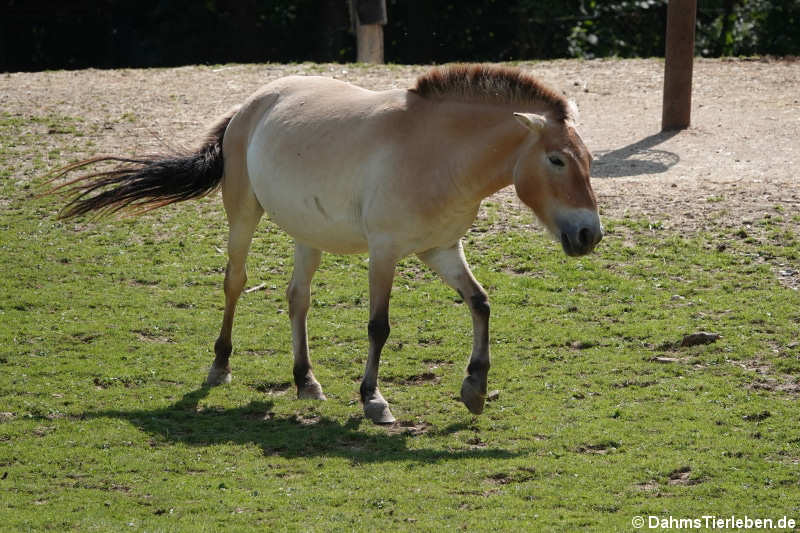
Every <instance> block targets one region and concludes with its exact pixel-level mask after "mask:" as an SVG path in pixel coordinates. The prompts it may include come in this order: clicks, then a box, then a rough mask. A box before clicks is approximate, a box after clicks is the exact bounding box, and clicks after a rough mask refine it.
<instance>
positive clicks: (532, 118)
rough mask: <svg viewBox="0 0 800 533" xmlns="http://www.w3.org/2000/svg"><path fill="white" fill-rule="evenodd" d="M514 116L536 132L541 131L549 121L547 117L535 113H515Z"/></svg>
mask: <svg viewBox="0 0 800 533" xmlns="http://www.w3.org/2000/svg"><path fill="white" fill-rule="evenodd" d="M514 118H516V119H517V121H518V122H519V123H520V124H522V125H523V126H525V127H526V128H528V129H529V130H531V131H532V132H534V133H539V132H541V131H542V130H543V129H544V126H545V124H546V123H547V119H546V118H544V117H543V116H542V115H537V114H535V113H514Z"/></svg>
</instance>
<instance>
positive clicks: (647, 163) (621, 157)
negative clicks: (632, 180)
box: [592, 131, 681, 178]
mask: <svg viewBox="0 0 800 533" xmlns="http://www.w3.org/2000/svg"><path fill="white" fill-rule="evenodd" d="M678 133H679V132H678V131H662V132H660V133H656V134H653V135H649V136H647V137H645V138H644V139H641V140H639V141H636V142H635V143H632V144H629V145H628V146H623V147H622V148H618V149H616V150H601V151H597V152H594V156H595V157H594V161H593V162H592V177H593V178H623V177H628V176H640V175H644V174H660V173H662V172H666V171H667V170H669V169H670V168H671V167H673V166H675V165H676V164H677V163H678V162H679V161H680V159H681V158H680V157H679V156H678V154H676V153H674V152H668V151H666V150H653V149H652V148H653V147H654V146H656V145H659V144H661V143H662V142H664V141H666V140H668V139H671V138H672V137H674V136H675V135H677V134H678Z"/></svg>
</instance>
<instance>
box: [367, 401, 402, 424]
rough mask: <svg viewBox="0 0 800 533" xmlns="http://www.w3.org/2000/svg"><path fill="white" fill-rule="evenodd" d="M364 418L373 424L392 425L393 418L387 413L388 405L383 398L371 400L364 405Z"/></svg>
mask: <svg viewBox="0 0 800 533" xmlns="http://www.w3.org/2000/svg"><path fill="white" fill-rule="evenodd" d="M364 416H366V417H367V418H369V419H370V420H371V421H372V423H373V424H381V425H383V424H393V423H394V420H395V419H394V416H392V412H391V411H389V404H388V403H386V401H385V400H384V399H383V398H380V399H375V398H373V399H371V400H369V401H367V402H366V403H365V404H364Z"/></svg>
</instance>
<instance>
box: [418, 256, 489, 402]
mask: <svg viewBox="0 0 800 533" xmlns="http://www.w3.org/2000/svg"><path fill="white" fill-rule="evenodd" d="M418 255H419V258H420V259H421V260H422V261H423V262H424V263H425V264H426V265H428V266H429V267H430V268H431V269H432V270H433V271H434V272H436V273H437V274H439V276H441V278H442V279H443V280H444V282H445V283H447V284H448V285H450V286H451V287H453V288H454V289H455V290H457V291H458V293H459V294H460V295H461V298H463V299H464V302H466V303H467V305H468V306H469V309H470V312H471V314H472V355H470V358H469V365H468V366H467V376H466V377H465V378H464V381H463V382H462V384H461V401H462V402H464V405H466V406H467V409H469V411H470V412H471V413H473V414H476V415H479V414H481V413H482V412H483V405H484V402H485V401H486V389H487V381H488V377H489V366H490V358H489V298H488V297H487V295H486V291H484V290H483V287H481V285H480V283H478V282H477V280H476V279H475V277H474V276H473V275H472V272H471V271H470V269H469V266H468V265H467V261H466V258H465V257H464V250H463V248H462V247H461V241H459V242H458V243H456V244H455V245H453V246H451V247H449V248H435V249H433V250H428V251H427V252H423V253H421V254H418Z"/></svg>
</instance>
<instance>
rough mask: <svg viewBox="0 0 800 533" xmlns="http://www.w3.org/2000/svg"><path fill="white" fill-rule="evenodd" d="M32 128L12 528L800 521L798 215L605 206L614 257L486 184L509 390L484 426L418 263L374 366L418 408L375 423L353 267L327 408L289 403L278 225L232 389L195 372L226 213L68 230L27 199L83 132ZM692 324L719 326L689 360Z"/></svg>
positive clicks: (11, 347) (352, 266) (180, 212)
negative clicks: (561, 243) (665, 215)
mask: <svg viewBox="0 0 800 533" xmlns="http://www.w3.org/2000/svg"><path fill="white" fill-rule="evenodd" d="M30 118H31V117H24V118H23V117H11V116H8V115H0V138H2V139H3V145H2V146H3V147H2V150H0V169H2V170H0V172H3V174H2V182H0V205H2V206H3V208H2V210H1V211H0V250H2V258H3V267H4V271H5V272H4V276H3V278H2V280H1V281H0V285H1V286H2V290H0V344H1V345H2V346H3V348H2V353H0V363H2V365H3V372H2V373H0V411H2V413H0V442H2V445H1V446H0V505H2V507H3V509H4V514H3V526H4V527H6V528H9V529H11V530H21V529H35V530H39V529H46V528H50V529H58V530H67V529H76V530H120V529H143V530H149V531H151V530H186V531H201V530H216V529H221V528H223V527H225V528H234V529H244V528H255V527H259V528H264V529H267V530H276V529H280V530H283V529H289V530H374V529H378V528H383V529H393V530H395V529H401V530H402V529H408V530H412V529H422V530H432V529H435V528H445V529H456V528H466V529H469V530H497V529H508V530H511V529H516V530H540V529H541V530H567V531H574V530H578V529H593V530H615V529H620V530H623V529H629V527H630V526H629V525H630V524H631V519H632V517H634V516H637V515H642V516H648V515H657V516H659V517H668V516H673V517H690V518H694V517H699V516H702V515H703V514H715V515H717V516H727V515H731V514H735V515H744V514H747V515H748V516H751V517H765V518H767V517H771V518H778V517H781V516H783V515H787V516H789V517H794V518H795V519H797V518H800V506H799V504H798V503H797V499H796V498H794V497H791V496H790V495H796V494H797V490H798V463H799V462H800V429H798V427H800V425H799V424H798V422H800V414H799V413H798V409H797V395H798V392H799V391H800V347H798V344H797V339H798V337H800V335H799V334H800V295H798V292H797V291H794V290H791V289H789V288H786V287H785V286H783V285H781V284H780V283H779V282H778V278H777V277H776V273H775V268H774V266H773V265H776V264H784V263H792V262H794V263H793V264H794V265H795V266H796V265H797V262H796V261H797V258H798V257H799V256H800V243H798V239H797V238H796V235H797V234H796V231H795V232H793V231H790V230H791V229H792V228H791V227H790V226H788V224H790V223H789V222H787V221H785V220H784V219H788V218H789V215H788V214H787V215H781V216H774V217H772V218H771V219H767V218H765V219H763V220H755V221H752V224H751V225H750V226H748V227H747V228H744V227H743V228H711V229H709V231H708V232H707V233H702V234H697V235H682V234H676V233H671V232H669V231H667V230H665V229H664V224H663V223H662V222H660V221H651V220H645V219H637V218H627V219H623V220H607V221H606V226H607V230H608V234H607V237H606V239H605V240H604V241H603V243H602V245H601V246H600V247H599V249H598V253H596V254H595V255H593V256H591V257H586V258H582V259H578V260H573V259H569V258H566V257H564V256H563V254H562V253H561V251H560V250H559V249H558V247H557V245H556V244H554V243H553V242H551V241H550V240H549V239H548V238H547V237H545V236H544V235H542V234H541V232H540V231H538V230H535V229H533V228H531V227H530V223H531V218H530V215H528V214H526V213H522V212H520V211H519V210H514V209H510V208H509V207H508V206H507V205H504V204H502V203H501V202H498V201H497V200H494V199H493V200H492V202H491V205H488V206H487V207H486V208H485V209H484V210H483V212H482V216H481V217H480V218H479V219H478V220H477V221H476V223H475V227H474V229H473V231H471V232H470V233H469V234H468V235H467V237H466V242H465V246H466V250H467V254H468V258H469V260H470V262H471V264H472V265H473V267H474V271H475V274H476V276H477V277H478V279H480V280H481V281H482V282H483V284H484V285H485V286H486V288H487V290H488V292H489V293H490V298H491V301H492V355H493V366H492V371H491V373H490V390H491V389H497V390H499V394H497V395H495V397H494V398H493V400H492V401H491V402H490V403H488V405H487V410H486V412H485V414H484V415H483V416H480V417H473V416H470V415H469V414H468V412H467V411H466V409H465V408H464V407H463V406H462V405H461V404H460V403H459V402H458V401H457V400H456V397H457V393H458V387H459V384H460V380H461V378H462V373H463V368H464V366H465V363H466V357H467V355H468V353H469V349H470V346H469V343H470V338H471V322H470V319H469V316H468V312H467V310H466V308H465V306H464V305H463V303H462V302H460V301H459V299H458V296H457V295H456V294H455V293H453V292H452V291H451V290H449V289H448V288H447V287H445V286H444V285H443V284H442V283H441V282H440V281H438V280H437V279H436V278H435V277H434V275H432V274H431V273H430V272H429V271H427V270H426V269H425V267H424V266H423V265H422V264H421V263H420V262H418V261H416V260H414V259H407V260H405V261H403V262H402V264H401V265H400V267H399V269H398V275H397V278H396V281H395V287H394V292H393V299H392V308H391V322H392V327H393V328H392V335H391V337H390V339H389V342H388V344H387V347H386V350H385V355H384V357H383V361H382V367H381V378H382V380H383V382H384V386H383V392H384V394H385V395H386V397H387V399H388V400H389V402H390V403H391V404H392V407H393V411H394V414H395V415H396V416H397V417H398V419H399V420H400V423H399V424H397V425H396V426H394V427H391V428H382V427H375V426H373V425H371V424H369V423H368V422H366V421H365V420H363V418H362V416H361V407H360V406H359V405H358V380H359V379H360V376H361V373H362V371H363V363H364V360H365V357H366V318H367V285H366V273H367V264H366V262H365V258H364V257H363V256H355V257H343V256H331V255H326V256H325V257H324V260H323V264H322V267H321V268H320V271H319V273H318V275H317V277H316V278H315V282H314V289H313V290H314V304H313V309H312V311H311V315H310V322H309V330H310V333H309V334H310V343H311V347H312V358H313V359H314V362H315V365H316V366H315V373H316V375H317V377H318V378H319V380H320V382H321V383H322V384H323V387H324V388H325V391H326V394H327V396H328V398H329V400H328V401H327V402H324V403H316V402H307V401H298V400H296V399H295V398H294V389H293V387H292V386H291V385H290V381H291V361H290V359H291V346H290V343H291V337H290V332H289V324H288V317H287V313H286V303H285V301H284V296H283V294H284V287H285V285H286V282H287V281H288V278H289V271H290V268H291V242H290V241H289V239H288V238H287V237H286V236H285V235H284V234H283V233H282V232H281V231H280V230H279V229H278V228H277V227H276V226H275V225H274V224H272V223H271V222H269V221H266V220H265V221H264V222H262V225H261V227H260V231H259V232H258V234H257V238H256V240H255V241H254V244H253V250H252V253H251V260H250V269H249V273H250V284H251V285H258V284H261V283H265V284H266V288H265V290H263V291H257V292H253V293H249V294H246V295H244V296H243V297H242V300H241V301H240V304H239V310H238V315H237V321H236V325H235V329H234V335H235V337H234V343H235V347H234V356H233V359H232V363H233V365H234V381H233V383H232V384H231V385H230V386H224V387H218V388H213V389H209V388H206V387H203V386H201V385H200V383H201V382H202V381H203V379H204V377H205V373H206V369H207V367H208V366H209V364H210V362H211V359H212V357H213V356H212V351H211V346H212V343H213V341H214V339H215V337H216V333H217V330H218V327H219V323H220V320H221V316H222V302H223V299H222V290H221V283H222V277H223V267H224V264H225V256H224V254H222V253H221V252H220V249H224V246H225V234H226V228H225V224H224V216H223V212H222V207H221V203H220V202H219V200H218V199H217V198H209V199H204V200H201V201H198V202H194V203H189V204H184V205H180V206H175V207H171V208H167V209H164V210H162V211H158V212H154V213H151V214H148V215H147V216H143V217H141V218H139V219H124V220H121V221H102V222H86V221H81V222H77V223H76V222H68V223H65V222H60V221H56V220H55V218H54V214H55V212H56V211H57V209H58V207H59V201H58V200H57V199H54V198H44V199H36V198H33V195H32V191H33V190H34V188H32V186H31V184H32V180H33V177H34V176H36V175H39V174H41V172H42V171H43V170H44V169H46V168H51V167H52V166H55V165H58V164H61V163H66V162H67V161H68V160H67V159H66V157H67V156H65V155H64V154H68V153H69V151H68V149H69V146H70V144H69V143H71V142H75V139H76V137H77V138H80V134H81V132H82V131H83V129H82V128H83V127H84V126H83V125H82V123H81V121H80V120H77V119H70V118H69V117H40V118H36V119H35V120H28V119H30ZM62 132H64V133H62ZM48 135H49V136H59V139H60V138H61V137H63V138H64V141H63V143H64V145H63V147H62V148H61V149H59V148H58V142H56V143H55V144H56V145H57V146H56V148H52V146H53V141H52V139H50V140H49V142H47V143H45V142H44V140H43V138H44V136H48ZM9 139H17V141H14V142H13V143H12V142H8V143H7V142H6V141H7V140H9ZM59 142H61V141H59ZM45 145H46V146H49V147H50V148H49V149H48V150H47V152H46V154H47V155H45V156H42V155H41V154H42V152H41V151H40V148H41V147H42V146H45ZM796 218H797V217H794V218H793V219H792V220H793V221H794V222H796ZM795 229H796V228H795ZM739 230H741V231H743V232H744V235H742V234H741V233H740V232H739ZM699 330H705V331H710V332H714V333H718V334H720V335H721V338H720V339H719V340H717V341H716V342H714V343H711V344H706V345H701V346H693V347H689V348H681V347H680V341H681V339H682V338H683V336H684V335H685V334H688V333H692V332H695V331H699Z"/></svg>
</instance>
